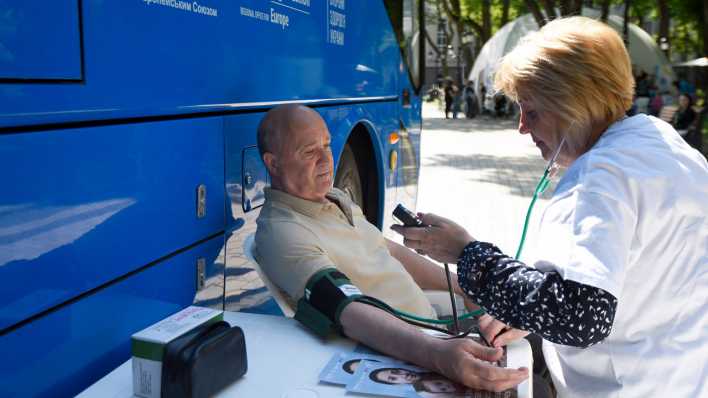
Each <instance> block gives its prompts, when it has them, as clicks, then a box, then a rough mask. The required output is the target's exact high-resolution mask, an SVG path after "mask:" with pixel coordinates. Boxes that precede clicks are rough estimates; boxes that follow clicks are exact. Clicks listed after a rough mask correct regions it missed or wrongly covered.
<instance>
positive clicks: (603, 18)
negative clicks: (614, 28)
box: [600, 0, 610, 23]
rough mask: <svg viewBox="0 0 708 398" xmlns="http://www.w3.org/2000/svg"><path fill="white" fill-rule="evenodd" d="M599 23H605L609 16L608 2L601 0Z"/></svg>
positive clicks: (608, 0)
mask: <svg viewBox="0 0 708 398" xmlns="http://www.w3.org/2000/svg"><path fill="white" fill-rule="evenodd" d="M600 8H601V10H602V11H601V12H600V21H602V22H605V23H607V17H609V16H610V0H602V4H600Z"/></svg>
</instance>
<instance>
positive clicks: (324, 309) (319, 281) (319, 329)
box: [295, 268, 364, 337]
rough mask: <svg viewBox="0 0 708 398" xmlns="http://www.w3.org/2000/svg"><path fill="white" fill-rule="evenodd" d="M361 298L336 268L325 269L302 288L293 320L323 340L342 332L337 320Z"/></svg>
mask: <svg viewBox="0 0 708 398" xmlns="http://www.w3.org/2000/svg"><path fill="white" fill-rule="evenodd" d="M362 297H364V295H363V294H362V293H361V291H360V290H359V288H357V287H356V286H354V285H353V284H352V282H351V281H350V280H349V278H347V276H346V275H344V274H343V273H341V272H339V270H337V269H336V268H324V269H321V270H319V271H317V273H315V274H314V275H313V276H312V277H310V279H309V280H308V281H307V285H305V294H304V295H303V296H302V298H301V299H300V300H299V301H298V302H297V310H296V311H295V319H297V320H298V321H300V323H302V324H303V325H305V326H306V327H307V328H309V329H311V330H312V331H313V332H315V333H317V334H318V335H320V336H322V337H326V336H327V335H328V334H329V333H330V332H331V331H333V330H336V331H337V332H341V331H342V325H341V323H340V322H339V317H340V315H341V314H342V310H344V307H346V306H347V305H348V304H349V303H351V302H352V301H356V300H357V299H359V298H362Z"/></svg>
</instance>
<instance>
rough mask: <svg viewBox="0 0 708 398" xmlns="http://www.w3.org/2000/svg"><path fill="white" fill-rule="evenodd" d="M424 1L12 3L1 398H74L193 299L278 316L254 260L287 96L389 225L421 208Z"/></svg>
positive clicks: (2, 217)
mask: <svg viewBox="0 0 708 398" xmlns="http://www.w3.org/2000/svg"><path fill="white" fill-rule="evenodd" d="M421 3H422V1H416V0H397V1H396V0H356V1H353V0H269V1H268V0H230V1H225V0H196V1H191V0H120V1H118V0H112V1H111V0H51V1H50V0H46V1H41V0H34V1H28V0H0V173H1V175H2V179H1V180H0V182H1V184H0V285H1V288H0V358H1V359H2V360H1V361H0V396H2V397H15V396H21V397H27V396H52V397H54V396H71V395H74V394H76V393H78V392H80V391H81V390H83V389H84V388H86V387H87V386H88V385H90V384H91V383H93V382H94V381H96V380H97V379H98V378H100V377H102V376H103V375H105V374H106V373H107V372H109V371H110V370H111V369H113V368H114V367H116V366H117V365H119V364H120V363H122V362H123V361H125V360H127V359H128V358H129V355H130V346H129V337H130V335H131V334H133V333H134V332H136V331H138V330H141V329H143V328H144V327H146V326H148V325H150V324H152V323H154V322H156V321H157V320H159V319H162V318H164V317H166V316H168V315H170V314H171V313H174V312H176V311H178V310H179V309H181V308H184V307H186V306H188V305H190V304H193V303H194V304H197V305H202V306H208V307H212V308H218V309H225V310H231V311H250V312H257V313H268V314H278V313H279V310H278V307H277V305H276V304H274V302H273V300H272V298H271V297H270V296H269V295H268V292H267V289H266V288H265V287H264V285H263V282H262V281H261V280H260V279H259V278H258V275H257V273H256V272H254V270H253V268H252V267H250V266H249V263H248V262H247V260H246V259H245V257H244V255H243V241H244V239H245V237H246V236H248V235H249V234H252V233H253V232H254V230H255V219H256V217H257V216H258V212H259V206H261V204H262V203H263V187H264V186H266V185H267V184H268V175H267V173H266V170H265V168H264V166H263V164H262V163H261V161H260V158H259V156H258V150H257V148H256V134H255V132H256V126H257V124H258V122H259V121H260V119H261V118H262V116H263V114H264V113H265V112H266V111H267V110H268V109H270V108H272V107H274V106H276V105H278V104H283V103H301V104H306V105H308V106H311V107H313V108H314V109H315V110H316V111H318V112H319V113H320V114H321V115H322V116H323V118H324V119H325V121H326V123H327V125H328V127H329V129H330V132H331V134H332V139H333V141H332V148H333V152H334V154H335V161H336V164H337V166H336V178H335V179H336V181H335V185H337V186H339V187H341V188H343V189H344V190H346V191H347V192H349V193H350V194H351V195H352V197H354V198H355V200H356V201H357V202H358V203H359V204H360V205H361V206H362V207H363V209H364V210H365V213H366V215H367V217H368V219H369V220H370V221H371V222H372V223H374V224H376V225H377V226H379V228H383V227H385V226H388V225H389V224H390V223H391V222H392V220H391V219H390V217H389V215H390V213H391V210H392V209H393V206H394V205H395V203H398V202H400V203H404V204H406V205H407V206H408V207H410V208H414V207H415V200H416V192H417V178H418V166H419V160H418V154H419V144H420V140H419V137H420V130H421V107H420V96H419V93H420V87H421V84H422V82H421V80H420V79H421V76H422V71H423V68H422V67H421V62H422V60H423V58H424V57H423V56H422V55H423V54H424V52H423V51H422V50H423V47H422V46H423V40H422V38H421V36H420V35H419V33H418V32H419V30H420V26H421V21H422V4H421Z"/></svg>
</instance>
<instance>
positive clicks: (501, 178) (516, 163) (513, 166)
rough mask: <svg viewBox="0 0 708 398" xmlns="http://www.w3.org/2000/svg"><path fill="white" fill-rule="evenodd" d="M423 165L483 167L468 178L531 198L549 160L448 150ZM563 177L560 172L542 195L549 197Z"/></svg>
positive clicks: (461, 167) (464, 168)
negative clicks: (460, 153)
mask: <svg viewBox="0 0 708 398" xmlns="http://www.w3.org/2000/svg"><path fill="white" fill-rule="evenodd" d="M424 166H425V167H427V168H435V167H450V168H454V169H458V170H467V171H469V170H477V171H482V172H481V173H477V174H476V175H475V176H473V177H472V178H470V179H469V180H470V181H474V182H482V183H490V184H497V185H501V186H506V187H507V188H508V189H509V193H510V194H512V195H516V196H521V197H527V198H531V196H533V191H534V189H535V188H536V184H538V180H539V179H540V178H541V175H542V174H543V169H544V168H545V167H546V161H545V160H543V159H542V158H541V157H539V156H493V155H485V154H479V153H474V154H469V155H459V154H449V155H435V156H432V157H430V158H428V159H427V162H426V163H425V165H424ZM485 171H486V172H485ZM560 177H561V175H558V176H557V177H556V178H554V181H553V182H552V183H551V185H550V186H549V187H548V189H547V190H546V192H545V193H544V194H543V195H541V196H540V197H539V198H544V199H548V198H550V197H551V196H552V193H553V191H554V190H555V183H556V182H557V181H558V179H559V178H560Z"/></svg>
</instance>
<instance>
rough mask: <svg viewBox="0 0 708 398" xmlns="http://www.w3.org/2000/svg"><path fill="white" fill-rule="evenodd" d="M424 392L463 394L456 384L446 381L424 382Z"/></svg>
mask: <svg viewBox="0 0 708 398" xmlns="http://www.w3.org/2000/svg"><path fill="white" fill-rule="evenodd" d="M422 383H423V387H424V390H425V391H427V392H432V393H443V392H461V391H462V390H460V389H459V388H458V387H457V386H456V385H455V383H453V382H452V381H450V380H445V379H434V380H424V381H423V382H422Z"/></svg>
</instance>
